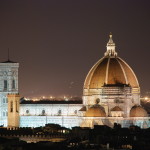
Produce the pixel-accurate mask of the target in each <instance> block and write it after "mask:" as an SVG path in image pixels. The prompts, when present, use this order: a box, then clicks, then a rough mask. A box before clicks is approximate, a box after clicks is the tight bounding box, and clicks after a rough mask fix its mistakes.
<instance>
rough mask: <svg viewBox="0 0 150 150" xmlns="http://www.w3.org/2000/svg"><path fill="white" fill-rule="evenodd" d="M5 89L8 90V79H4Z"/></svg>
mask: <svg viewBox="0 0 150 150" xmlns="http://www.w3.org/2000/svg"><path fill="white" fill-rule="evenodd" d="M4 90H7V80H4Z"/></svg>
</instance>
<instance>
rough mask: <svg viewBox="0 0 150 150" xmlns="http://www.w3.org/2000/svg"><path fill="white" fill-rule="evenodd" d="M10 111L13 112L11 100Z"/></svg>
mask: <svg viewBox="0 0 150 150" xmlns="http://www.w3.org/2000/svg"><path fill="white" fill-rule="evenodd" d="M10 112H13V102H12V101H11V102H10Z"/></svg>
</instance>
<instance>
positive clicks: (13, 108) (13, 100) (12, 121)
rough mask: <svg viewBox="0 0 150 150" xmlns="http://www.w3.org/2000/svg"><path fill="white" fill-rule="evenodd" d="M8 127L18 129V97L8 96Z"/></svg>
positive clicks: (14, 95) (17, 95)
mask: <svg viewBox="0 0 150 150" xmlns="http://www.w3.org/2000/svg"><path fill="white" fill-rule="evenodd" d="M7 98H8V127H10V128H14V127H19V110H20V95H19V94H8V95H7Z"/></svg>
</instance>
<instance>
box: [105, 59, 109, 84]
mask: <svg viewBox="0 0 150 150" xmlns="http://www.w3.org/2000/svg"><path fill="white" fill-rule="evenodd" d="M109 62H110V58H108V62H107V68H106V77H105V83H106V84H107V83H108V71H109Z"/></svg>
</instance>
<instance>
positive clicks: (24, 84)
mask: <svg viewBox="0 0 150 150" xmlns="http://www.w3.org/2000/svg"><path fill="white" fill-rule="evenodd" d="M110 32H112V34H113V40H114V42H115V43H116V51H117V52H118V53H119V56H120V57H121V58H123V59H124V60H125V61H126V62H127V63H128V64H129V65H130V66H131V67H132V68H133V70H134V72H135V73H136V75H137V77H138V80H139V83H140V87H141V91H142V93H145V92H147V91H150V85H149V83H150V67H149V66H150V1H149V0H0V52H1V53H0V61H5V60H7V49H8V48H9V49H10V59H11V60H12V61H17V62H19V63H20V68H19V92H20V94H21V96H25V97H36V96H43V95H44V96H50V95H52V96H64V95H69V96H82V89H83V83H84V80H85V77H86V75H87V73H88V71H89V70H90V68H91V67H92V66H93V65H94V64H95V63H96V62H97V60H99V59H100V58H101V57H102V56H103V55H104V52H105V51H106V44H107V42H108V35H109V33H110Z"/></svg>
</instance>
